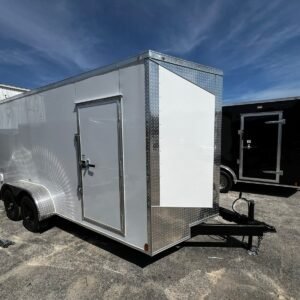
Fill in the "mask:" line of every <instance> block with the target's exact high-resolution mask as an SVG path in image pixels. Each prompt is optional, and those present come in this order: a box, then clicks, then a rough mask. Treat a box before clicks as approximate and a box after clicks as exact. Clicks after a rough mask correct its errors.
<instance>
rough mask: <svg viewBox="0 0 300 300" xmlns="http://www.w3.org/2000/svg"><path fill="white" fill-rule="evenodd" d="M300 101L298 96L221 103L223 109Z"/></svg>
mask: <svg viewBox="0 0 300 300" xmlns="http://www.w3.org/2000/svg"><path fill="white" fill-rule="evenodd" d="M292 100H300V96H294V97H286V98H275V99H273V98H272V99H263V100H252V101H241V102H228V103H226V102H225V103H224V102H223V105H222V106H223V107H227V106H240V105H250V104H263V103H269V102H283V101H292Z"/></svg>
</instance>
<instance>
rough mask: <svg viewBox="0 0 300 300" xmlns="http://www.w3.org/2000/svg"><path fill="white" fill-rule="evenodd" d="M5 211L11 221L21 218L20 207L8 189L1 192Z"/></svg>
mask: <svg viewBox="0 0 300 300" xmlns="http://www.w3.org/2000/svg"><path fill="white" fill-rule="evenodd" d="M2 198H3V199H2V200H3V202H4V207H5V212H6V215H7V217H8V218H9V219H10V220H13V221H20V220H21V218H22V217H21V208H20V206H19V205H18V203H17V201H16V197H15V196H14V194H13V193H12V192H11V191H10V190H5V191H4V192H3V194H2Z"/></svg>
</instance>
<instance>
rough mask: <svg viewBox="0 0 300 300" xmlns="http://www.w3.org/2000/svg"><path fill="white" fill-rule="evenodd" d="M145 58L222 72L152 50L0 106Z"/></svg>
mask: <svg viewBox="0 0 300 300" xmlns="http://www.w3.org/2000/svg"><path fill="white" fill-rule="evenodd" d="M147 58H152V59H154V60H159V61H165V62H169V63H171V64H175V65H180V66H183V67H188V68H192V69H195V70H200V71H202V72H206V73H212V74H216V75H220V76H223V71H221V70H219V69H216V68H213V67H209V66H205V65H201V64H198V63H196V62H190V61H187V60H184V59H181V58H177V57H174V56H170V55H167V54H163V53H160V52H156V51H153V50H148V51H145V52H142V53H141V54H139V55H136V56H134V57H131V58H128V59H125V60H123V61H121V62H118V63H113V64H110V65H106V66H103V67H99V68H96V69H94V70H91V71H87V72H84V73H82V74H79V75H75V76H72V77H69V78H66V79H63V80H61V81H58V82H54V83H50V84H48V85H46V86H42V87H39V88H36V89H33V90H28V91H26V92H25V93H23V94H20V95H16V96H13V97H10V98H7V99H5V100H2V101H1V102H0V104H2V103H6V102H10V101H13V100H16V99H21V98H23V97H25V96H29V95H34V94H37V93H41V92H44V91H47V90H50V89H54V88H57V87H60V86H64V85H67V84H71V83H75V82H78V81H81V80H84V79H87V78H90V77H93V76H98V75H101V74H104V73H108V72H111V71H113V70H116V69H118V68H123V67H126V66H128V65H131V64H134V63H135V62H138V61H142V60H144V59H147Z"/></svg>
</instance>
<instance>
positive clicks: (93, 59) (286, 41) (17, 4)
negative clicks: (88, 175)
mask: <svg viewBox="0 0 300 300" xmlns="http://www.w3.org/2000/svg"><path fill="white" fill-rule="evenodd" d="M0 7H1V9H0V12H1V13H0V82H1V83H6V84H12V85H17V86H22V87H28V88H35V87H39V86H43V85H46V84H48V83H51V82H55V81H58V80H61V79H64V78H66V77H70V76H73V75H75V74H80V73H82V72H84V71H87V70H91V69H94V68H97V67H99V66H103V65H106V64H109V63H112V62H116V61H119V60H121V59H124V58H127V57H128V56H133V55H136V54H138V53H139V52H142V51H144V50H147V49H153V50H157V51H160V52H165V53H167V54H171V55H175V56H179V57H182V58H185V59H188V60H193V61H196V62H199V63H202V64H206V65H211V66H214V67H217V68H220V69H222V70H223V71H224V100H225V101H240V100H246V99H247V100H248V99H263V98H275V97H284V96H295V95H300V59H299V57H300V15H299V13H300V1H299V0H260V1H258V0H243V1H240V0H198V1H197V0H186V1H179V0H178V1H177V0H173V1H172V0H160V1H158V0H157V1H156V0H151V1H150V0H149V1H147V0H144V1H143V0H140V1H138V0H135V1H134V0H128V1H126V0H123V1H122V0H108V1H106V0H99V1H97V0H86V1H79V0H51V1H46V0H18V1H15V0H0Z"/></svg>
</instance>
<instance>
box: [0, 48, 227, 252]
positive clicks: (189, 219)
mask: <svg viewBox="0 0 300 300" xmlns="http://www.w3.org/2000/svg"><path fill="white" fill-rule="evenodd" d="M221 97H222V72H221V71H219V70H216V69H214V68H211V67H206V66H203V65H199V64H196V63H192V62H188V61H185V60H182V59H178V58H174V57H171V56H167V55H164V54H160V53H157V52H153V51H147V52H146V53H143V54H141V55H139V56H137V57H135V58H132V59H128V60H126V61H124V62H121V63H118V64H114V65H111V66H108V67H104V68H100V69H97V70H94V71H91V72H88V73H85V74H83V75H80V76H76V77H73V78H70V79H66V80H64V81H61V82H58V83H55V84H51V85H49V86H46V87H43V88H39V89H37V90H33V91H30V92H27V93H25V94H24V95H20V96H16V97H14V98H10V99H7V100H5V101H3V103H1V104H0V144H1V148H0V177H1V178H0V179H1V195H2V200H4V203H5V207H6V211H7V215H8V216H9V217H10V218H11V219H14V220H19V219H21V218H23V224H24V226H25V227H26V228H27V229H29V230H32V231H37V230H39V229H40V228H41V226H42V225H43V223H44V222H45V220H46V219H48V218H50V217H51V216H53V215H58V216H60V217H63V218H66V219H68V220H71V221H73V222H75V223H78V224H80V225H82V226H84V227H87V228H89V229H91V230H94V231H96V232H98V233H101V234H103V235H106V236H109V237H111V238H113V239H115V240H117V241H120V242H122V243H124V244H126V245H128V246H130V247H133V248H135V249H138V250H140V251H143V252H145V253H147V254H149V255H155V254H156V253H159V252H161V251H163V250H164V249H167V248H169V247H171V246H173V245H175V244H178V243H179V242H181V241H183V240H186V239H188V238H189V237H190V228H191V226H193V225H196V224H199V223H200V222H203V220H204V219H207V218H209V217H212V216H215V215H216V214H217V213H218V191H219V164H220V121H221Z"/></svg>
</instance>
